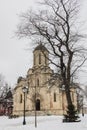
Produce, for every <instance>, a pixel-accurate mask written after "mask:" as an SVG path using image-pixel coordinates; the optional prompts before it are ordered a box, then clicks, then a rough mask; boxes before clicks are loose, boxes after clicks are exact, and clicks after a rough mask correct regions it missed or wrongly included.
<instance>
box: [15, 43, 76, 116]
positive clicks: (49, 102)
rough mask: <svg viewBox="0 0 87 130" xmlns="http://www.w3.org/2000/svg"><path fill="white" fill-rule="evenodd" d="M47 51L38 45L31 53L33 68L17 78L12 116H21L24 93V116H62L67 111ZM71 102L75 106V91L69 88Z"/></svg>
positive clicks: (63, 94) (58, 80) (63, 95)
mask: <svg viewBox="0 0 87 130" xmlns="http://www.w3.org/2000/svg"><path fill="white" fill-rule="evenodd" d="M48 59H49V51H48V50H47V48H46V47H45V46H43V45H42V44H39V45H38V46H37V47H36V48H35V49H34V51H33V66H32V68H30V69H29V70H28V71H27V74H26V77H25V78H24V77H19V78H18V80H17V85H16V86H15V88H14V95H13V115H19V116H21V115H23V111H24V93H23V91H22V89H23V87H25V86H26V88H27V91H26V93H25V112H26V115H34V114H35V111H36V112H37V115H62V114H64V113H65V111H66V109H67V100H66V95H65V91H64V89H61V87H60V85H61V81H60V78H58V79H57V80H55V79H54V78H52V77H53V75H54V71H53V70H52V69H51V68H50V66H49V60H48ZM70 92H71V97H72V102H73V104H74V105H75V106H77V95H76V89H75V88H74V87H71V90H70Z"/></svg>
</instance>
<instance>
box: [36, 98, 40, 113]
mask: <svg viewBox="0 0 87 130" xmlns="http://www.w3.org/2000/svg"><path fill="white" fill-rule="evenodd" d="M36 111H40V100H39V99H37V100H36Z"/></svg>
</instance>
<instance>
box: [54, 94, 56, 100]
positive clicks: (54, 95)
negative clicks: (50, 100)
mask: <svg viewBox="0 0 87 130" xmlns="http://www.w3.org/2000/svg"><path fill="white" fill-rule="evenodd" d="M54 102H56V93H55V92H54Z"/></svg>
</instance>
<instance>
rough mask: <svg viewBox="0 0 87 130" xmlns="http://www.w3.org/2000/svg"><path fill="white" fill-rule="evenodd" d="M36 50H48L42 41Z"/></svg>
mask: <svg viewBox="0 0 87 130" xmlns="http://www.w3.org/2000/svg"><path fill="white" fill-rule="evenodd" d="M36 50H42V51H48V50H47V48H46V47H45V46H44V45H42V44H41V43H40V44H39V45H38V46H37V47H36V48H35V49H34V51H36Z"/></svg>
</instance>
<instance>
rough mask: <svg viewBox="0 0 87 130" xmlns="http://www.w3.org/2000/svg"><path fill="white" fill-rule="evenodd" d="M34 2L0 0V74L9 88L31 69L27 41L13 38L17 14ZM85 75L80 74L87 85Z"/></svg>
mask: <svg viewBox="0 0 87 130" xmlns="http://www.w3.org/2000/svg"><path fill="white" fill-rule="evenodd" d="M36 1H37V0H0V73H2V74H3V75H4V76H5V80H6V81H7V82H8V83H9V85H11V86H15V84H16V82H17V78H18V77H19V76H26V74H27V71H28V69H29V68H30V67H32V48H31V47H30V49H29V50H27V48H28V47H29V41H28V40H25V39H21V40H18V39H17V38H16V37H14V31H15V30H16V26H17V24H18V22H19V18H18V14H20V13H21V12H25V11H27V10H28V9H29V8H31V7H33V6H35V2H36ZM82 3H83V4H82V7H81V11H80V14H81V19H82V20H85V31H86V32H87V23H86V22H87V0H82ZM85 68H86V67H85ZM86 71H87V69H86ZM86 75H87V73H85V74H82V77H81V82H82V83H87V78H86Z"/></svg>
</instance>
